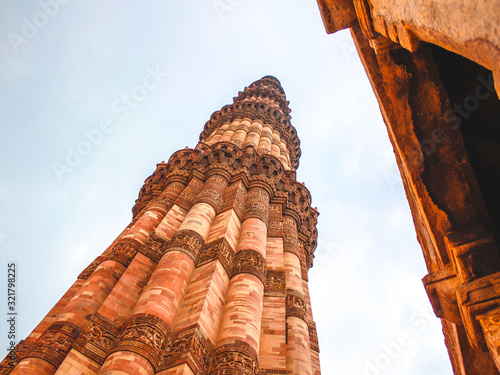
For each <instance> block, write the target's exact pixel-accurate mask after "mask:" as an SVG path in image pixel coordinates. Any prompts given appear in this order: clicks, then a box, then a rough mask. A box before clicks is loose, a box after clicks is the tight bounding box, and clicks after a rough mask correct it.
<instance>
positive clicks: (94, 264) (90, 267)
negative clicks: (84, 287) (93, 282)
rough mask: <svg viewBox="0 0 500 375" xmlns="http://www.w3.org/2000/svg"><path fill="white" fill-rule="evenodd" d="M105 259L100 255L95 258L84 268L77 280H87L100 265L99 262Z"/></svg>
mask: <svg viewBox="0 0 500 375" xmlns="http://www.w3.org/2000/svg"><path fill="white" fill-rule="evenodd" d="M104 259H105V257H103V256H102V255H99V256H98V257H97V258H95V260H94V261H93V262H92V263H90V264H89V265H88V266H87V268H85V269H84V270H83V271H82V273H80V275H78V278H79V279H82V280H87V279H88V278H89V277H90V275H92V274H93V273H94V271H95V269H96V268H97V266H99V264H101V262H102V261H103V260H104Z"/></svg>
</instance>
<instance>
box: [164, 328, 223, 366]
mask: <svg viewBox="0 0 500 375" xmlns="http://www.w3.org/2000/svg"><path fill="white" fill-rule="evenodd" d="M213 351H214V348H213V345H212V344H211V343H210V340H208V338H207V337H206V336H205V335H204V334H203V332H202V331H201V330H200V329H199V327H198V326H196V325H195V326H191V327H187V328H186V329H183V330H182V331H179V332H175V333H173V334H172V335H171V337H170V343H169V345H168V346H167V348H166V350H165V354H164V356H163V358H162V360H161V363H160V366H159V367H158V371H163V370H166V369H168V368H171V367H174V366H178V365H180V364H182V363H187V364H188V365H189V367H191V369H192V370H193V372H194V373H195V374H200V375H207V374H208V371H209V368H210V363H211V361H212V356H213Z"/></svg>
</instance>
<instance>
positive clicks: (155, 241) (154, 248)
mask: <svg viewBox="0 0 500 375" xmlns="http://www.w3.org/2000/svg"><path fill="white" fill-rule="evenodd" d="M166 245H167V242H166V241H165V240H164V239H163V238H161V237H160V236H157V235H155V234H152V235H150V236H149V237H148V239H147V240H146V243H145V244H144V245H142V246H141V247H139V252H140V253H141V254H143V255H145V256H147V257H148V258H149V259H151V260H153V261H155V262H158V261H159V260H160V259H161V257H162V256H163V254H164V253H165V249H166Z"/></svg>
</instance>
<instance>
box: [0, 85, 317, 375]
mask: <svg viewBox="0 0 500 375" xmlns="http://www.w3.org/2000/svg"><path fill="white" fill-rule="evenodd" d="M300 153H301V151H300V142H299V139H298V137H297V134H296V131H295V128H294V127H293V126H292V125H291V123H290V109H289V108H288V101H287V100H286V97H285V93H284V90H283V88H282V87H281V84H280V82H279V81H278V80H277V79H276V78H274V77H270V76H266V77H263V78H262V79H260V80H258V81H256V82H254V83H252V84H251V85H250V86H249V87H246V88H245V90H244V91H242V92H240V93H239V94H238V96H237V97H235V98H234V100H233V103H232V104H230V105H227V106H225V107H223V108H222V109H221V110H220V111H217V112H215V113H214V114H213V115H212V116H211V118H210V120H209V121H208V122H207V123H206V124H205V127H204V129H203V132H202V133H201V135H200V141H199V143H198V145H197V146H196V148H195V149H188V148H186V149H183V150H180V151H178V152H176V153H174V154H173V155H172V156H171V158H170V159H169V161H168V162H167V163H164V162H162V163H160V164H158V165H157V168H156V171H155V172H154V173H153V175H152V176H150V177H148V178H147V179H146V182H145V184H144V186H143V188H142V189H141V191H140V193H139V199H138V200H137V201H136V204H135V206H134V208H133V210H132V211H133V215H134V217H133V220H132V222H131V224H130V225H129V226H128V227H127V228H126V229H125V230H124V231H123V232H122V233H121V234H120V235H119V236H118V238H117V239H116V240H115V241H114V242H113V243H112V244H111V245H110V246H109V248H108V249H106V250H105V251H104V253H103V254H102V255H101V256H99V257H97V259H96V260H95V261H94V262H93V263H92V264H91V265H89V267H87V268H86V269H85V270H84V271H83V272H82V273H81V275H80V276H79V277H78V280H77V282H76V283H75V284H74V285H73V286H72V287H71V288H70V290H69V291H68V292H67V293H66V294H65V295H64V296H63V298H61V300H60V301H59V302H58V303H57V304H56V306H54V308H53V309H52V310H51V312H50V313H49V314H48V315H47V317H46V318H44V319H43V321H42V322H41V323H40V324H39V325H38V326H37V327H36V328H35V330H34V331H33V333H32V334H31V335H30V336H29V337H28V338H27V339H26V340H24V341H22V342H21V343H19V344H18V346H17V347H16V351H15V353H11V355H10V356H8V357H7V358H6V359H5V360H4V361H3V362H2V367H1V370H0V373H1V374H9V373H12V374H54V373H57V374H106V375H107V374H124V373H129V374H132V373H133V374H151V375H152V374H161V375H173V374H203V375H223V374H229V373H231V374H242V375H257V374H259V373H265V374H281V373H290V374H314V375H319V374H320V370H319V355H318V352H319V349H318V342H317V336H316V329H315V325H314V322H313V320H312V313H311V308H310V301H309V294H308V289H307V270H308V269H309V268H310V267H311V266H312V259H313V251H314V249H315V247H316V238H317V232H316V228H315V226H316V222H317V216H318V212H317V211H316V209H315V208H312V207H311V196H310V193H309V191H308V190H307V189H306V188H305V186H304V185H303V184H301V183H299V182H297V181H296V172H295V171H296V169H297V167H298V164H299V157H300ZM12 358H13V359H12Z"/></svg>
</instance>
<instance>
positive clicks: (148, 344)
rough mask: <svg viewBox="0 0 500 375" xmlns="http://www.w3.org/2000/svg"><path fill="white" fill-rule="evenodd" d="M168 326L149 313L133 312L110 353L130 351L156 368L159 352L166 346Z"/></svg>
mask: <svg viewBox="0 0 500 375" xmlns="http://www.w3.org/2000/svg"><path fill="white" fill-rule="evenodd" d="M168 336H169V329H168V326H167V325H166V324H165V322H163V320H161V319H160V318H158V317H157V316H154V315H151V314H135V315H134V316H132V317H131V318H130V319H129V321H128V322H127V324H126V325H125V329H124V330H123V332H122V333H121V335H120V336H119V337H118V340H117V341H116V344H115V346H114V347H113V348H112V349H111V351H110V353H114V352H117V351H122V350H123V351H130V352H133V353H136V354H139V355H140V356H142V357H144V358H146V359H147V360H148V361H149V362H150V363H151V365H153V367H154V368H155V369H156V368H157V367H158V363H159V361H160V354H161V353H162V352H163V351H164V350H165V348H166V347H167V339H168Z"/></svg>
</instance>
